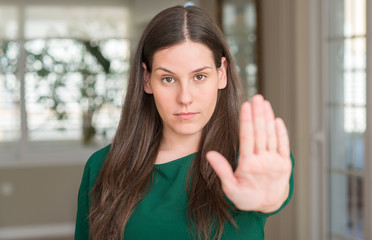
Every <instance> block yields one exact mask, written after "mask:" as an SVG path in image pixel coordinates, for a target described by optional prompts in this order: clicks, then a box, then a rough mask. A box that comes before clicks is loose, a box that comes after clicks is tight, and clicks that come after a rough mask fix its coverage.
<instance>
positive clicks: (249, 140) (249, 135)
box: [239, 102, 254, 159]
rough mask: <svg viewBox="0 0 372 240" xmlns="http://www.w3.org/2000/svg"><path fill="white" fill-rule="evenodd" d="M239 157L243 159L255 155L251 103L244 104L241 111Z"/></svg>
mask: <svg viewBox="0 0 372 240" xmlns="http://www.w3.org/2000/svg"><path fill="white" fill-rule="evenodd" d="M239 134H240V138H239V140H240V141H239V156H240V157H242V158H243V159H246V158H249V157H250V156H251V155H252V154H253V147H254V131H253V122H252V108H251V104H250V103H249V102H245V103H243V105H242V107H241V111H240V131H239Z"/></svg>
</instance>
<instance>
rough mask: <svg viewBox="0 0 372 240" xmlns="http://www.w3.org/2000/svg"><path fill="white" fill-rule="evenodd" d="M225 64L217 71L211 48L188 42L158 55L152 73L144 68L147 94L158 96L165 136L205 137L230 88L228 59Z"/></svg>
mask: <svg viewBox="0 0 372 240" xmlns="http://www.w3.org/2000/svg"><path fill="white" fill-rule="evenodd" d="M221 62H222V64H221V66H218V68H217V66H215V63H214V60H213V54H212V52H211V50H210V49H209V48H208V47H206V46H205V45H203V44H201V43H196V42H192V41H188V40H187V41H185V42H183V43H180V44H178V45H175V46H172V47H169V48H166V49H162V50H159V51H157V52H155V54H154V56H153V63H152V72H151V73H149V72H147V70H146V66H145V64H143V67H144V68H145V71H144V81H145V87H144V88H145V89H144V91H145V92H146V93H148V94H153V95H154V99H155V104H156V107H157V109H158V112H159V114H160V117H161V119H162V121H163V129H164V130H163V136H165V135H166V134H176V135H178V136H181V135H184V136H185V135H195V134H197V135H199V136H201V133H202V129H203V128H204V126H205V125H206V124H207V122H208V121H209V119H210V118H211V116H212V114H213V111H214V109H215V106H216V102H217V93H218V89H222V88H225V87H226V81H227V80H226V60H225V58H224V57H223V58H222V61H221Z"/></svg>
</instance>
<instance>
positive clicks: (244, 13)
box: [222, 0, 259, 99]
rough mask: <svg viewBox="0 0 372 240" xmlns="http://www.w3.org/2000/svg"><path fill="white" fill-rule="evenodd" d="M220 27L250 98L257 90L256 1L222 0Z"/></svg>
mask: <svg viewBox="0 0 372 240" xmlns="http://www.w3.org/2000/svg"><path fill="white" fill-rule="evenodd" d="M222 6H223V12H222V16H223V18H222V27H223V31H224V33H225V35H226V38H227V42H228V44H229V46H230V49H231V53H232V55H233V57H234V59H235V64H236V66H237V69H238V72H239V75H240V77H241V78H242V81H243V87H244V90H245V93H246V94H247V97H248V98H249V99H250V98H251V97H252V96H253V95H254V94H256V93H257V90H258V87H259V86H258V75H259V74H258V64H257V2H256V0H249V1H247V0H243V1H242V0H224V1H223V4H222Z"/></svg>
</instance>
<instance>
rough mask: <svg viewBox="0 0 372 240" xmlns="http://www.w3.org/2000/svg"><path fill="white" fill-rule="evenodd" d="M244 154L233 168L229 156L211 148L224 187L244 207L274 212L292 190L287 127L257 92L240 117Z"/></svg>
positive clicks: (208, 155)
mask: <svg viewBox="0 0 372 240" xmlns="http://www.w3.org/2000/svg"><path fill="white" fill-rule="evenodd" d="M240 122H241V123H240V125H241V126H240V147H239V149H240V155H239V160H238V167H237V169H236V170H235V172H233V170H232V168H231V166H230V165H229V163H228V162H227V160H226V159H225V158H224V157H223V156H222V155H221V154H219V153H218V152H214V151H211V152H209V153H208V154H207V159H208V161H209V162H210V164H211V165H212V167H213V169H214V170H215V171H216V173H217V175H218V176H219V178H220V180H221V184H222V189H223V191H224V192H225V194H226V196H227V197H228V198H229V199H230V200H231V201H232V202H233V203H234V204H235V206H236V207H237V208H238V209H240V210H244V211H261V212H271V211H274V210H276V209H278V208H279V207H280V206H281V204H282V203H283V202H284V200H285V199H286V197H287V195H288V190H289V177H290V174H291V161H290V150H289V140H288V134H287V130H286V127H285V125H284V123H283V121H282V120H281V119H275V117H274V113H273V110H272V108H271V105H270V103H269V102H267V101H264V100H263V97H262V96H260V95H256V96H254V97H253V99H252V107H251V104H250V103H248V102H247V103H244V104H243V105H242V109H241V117H240Z"/></svg>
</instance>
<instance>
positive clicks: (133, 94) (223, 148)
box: [89, 6, 244, 240]
mask: <svg viewBox="0 0 372 240" xmlns="http://www.w3.org/2000/svg"><path fill="white" fill-rule="evenodd" d="M186 40H188V41H193V42H197V43H201V44H204V45H205V46H207V47H208V48H209V49H210V50H211V52H212V53H213V58H214V63H215V65H216V67H220V66H221V58H222V57H225V58H226V60H227V69H226V71H227V85H226V87H225V88H224V89H220V90H218V97H217V103H216V107H215V110H214V113H213V114H212V117H211V119H210V120H209V121H208V123H207V124H206V125H205V127H204V128H203V132H202V137H201V140H200V144H199V148H198V152H197V153H196V155H195V158H194V160H193V162H192V164H191V167H190V170H189V173H188V178H187V182H186V183H185V188H186V191H187V194H188V198H189V199H188V207H187V216H188V222H189V227H190V229H192V228H194V229H195V232H193V234H194V236H195V237H196V238H198V239H207V240H209V239H220V238H221V235H222V232H223V228H224V224H225V223H226V222H230V223H231V224H233V225H234V226H236V224H235V222H234V220H233V218H232V215H231V214H232V211H234V208H233V206H232V205H231V204H229V203H228V202H227V200H226V197H225V195H224V193H223V191H222V189H221V184H220V181H219V179H218V177H217V175H216V174H215V172H214V170H213V169H212V167H211V166H210V164H209V163H208V162H207V160H206V153H207V152H208V151H210V150H217V151H219V152H220V153H221V154H222V155H224V156H225V157H226V159H227V160H228V161H229V163H230V164H231V166H232V167H233V169H235V168H236V159H237V154H238V146H239V108H240V105H241V103H242V99H243V98H244V94H243V92H242V88H241V83H240V80H239V77H238V74H237V71H236V68H235V65H234V62H233V58H232V56H231V54H230V51H229V47H228V45H227V43H226V40H225V38H224V35H223V33H222V32H221V30H220V29H219V27H218V26H217V24H216V23H215V22H214V21H213V20H212V19H211V18H210V17H209V16H208V14H207V13H206V12H205V11H204V10H202V9H200V8H198V7H194V6H188V7H182V6H175V7H171V8H168V9H165V10H163V11H161V12H160V13H158V14H157V15H156V16H155V17H154V18H153V19H152V20H151V21H150V23H149V24H148V25H147V27H146V28H145V30H144V32H143V34H142V36H141V38H140V40H139V42H138V46H137V49H136V51H135V53H134V56H133V58H132V61H131V68H130V74H129V80H128V87H127V93H126V97H125V101H124V104H123V107H122V112H121V119H120V122H119V126H118V128H117V131H116V134H115V136H114V139H113V142H112V144H111V147H110V150H109V152H108V155H107V157H106V159H105V161H104V163H103V166H102V168H101V170H100V172H99V176H98V178H97V181H96V183H95V185H94V187H93V188H92V190H91V210H90V215H89V222H90V236H91V238H92V239H93V240H96V239H98V240H101V239H115V240H116V239H123V238H124V239H125V235H124V230H125V226H126V224H127V222H128V220H129V218H130V217H131V215H132V213H133V211H134V209H135V208H136V206H137V204H138V203H139V202H140V201H141V200H142V199H143V198H144V197H145V196H146V193H147V192H148V191H149V189H151V184H152V171H153V167H154V164H155V159H156V156H157V154H158V150H159V146H160V142H161V139H162V130H163V125H162V120H161V118H160V116H159V113H158V111H157V109H156V106H155V101H154V97H153V95H151V94H146V93H145V92H144V79H143V71H144V68H143V66H142V63H144V64H145V65H146V68H147V71H149V72H150V73H151V71H152V61H153V56H154V54H155V52H156V51H159V50H161V49H165V48H168V47H171V46H175V45H177V44H180V43H182V42H184V41H186Z"/></svg>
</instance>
